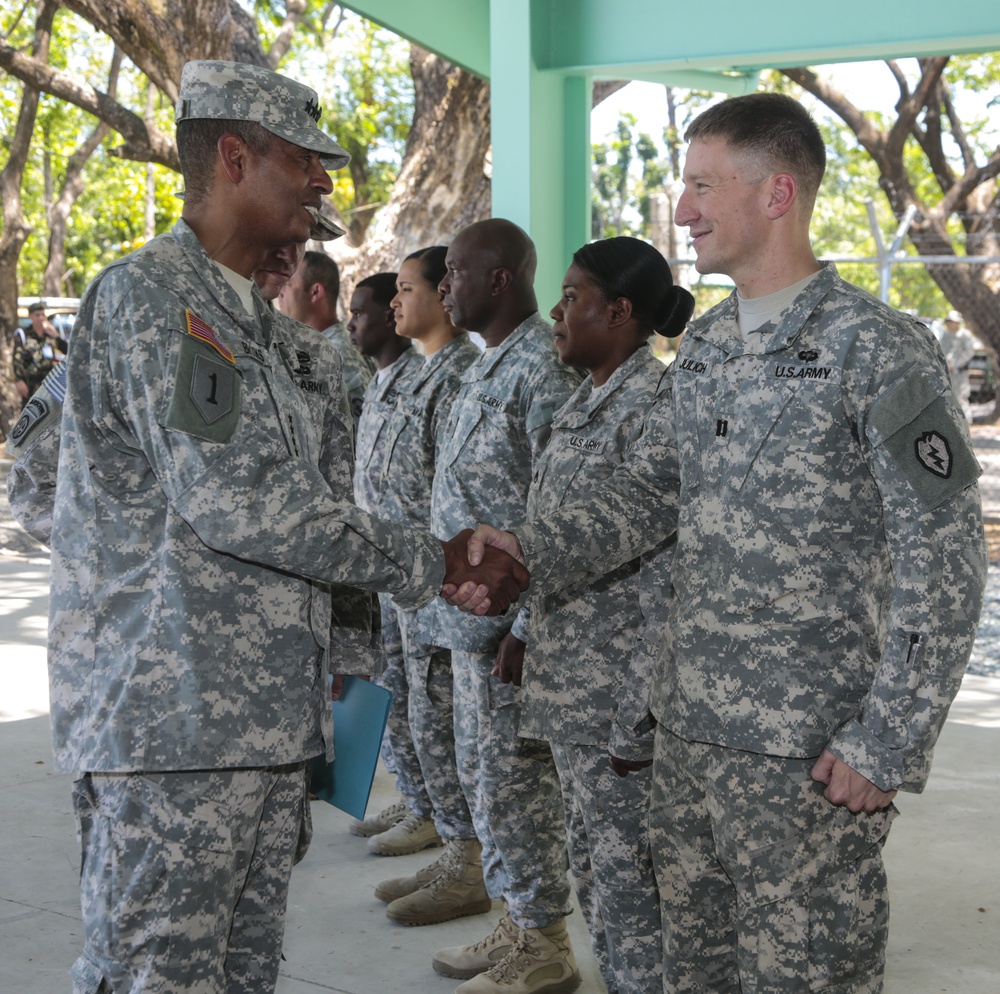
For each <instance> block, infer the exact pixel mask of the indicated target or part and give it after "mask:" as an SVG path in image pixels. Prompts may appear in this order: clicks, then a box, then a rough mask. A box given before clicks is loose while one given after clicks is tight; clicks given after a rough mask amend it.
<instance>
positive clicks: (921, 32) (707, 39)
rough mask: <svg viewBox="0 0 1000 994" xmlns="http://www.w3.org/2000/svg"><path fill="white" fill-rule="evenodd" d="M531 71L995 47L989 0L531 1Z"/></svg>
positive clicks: (994, 16)
mask: <svg viewBox="0 0 1000 994" xmlns="http://www.w3.org/2000/svg"><path fill="white" fill-rule="evenodd" d="M535 3H536V7H537V10H538V14H539V16H538V19H537V22H536V23H537V27H538V30H537V33H536V36H535V49H534V51H535V58H536V62H537V65H538V67H539V68H540V69H543V70H545V69H548V70H556V71H562V72H566V71H585V72H591V73H594V74H600V75H601V76H604V77H613V78H623V79H633V78H635V76H636V73H640V72H645V71H659V72H664V71H669V70H683V69H701V70H705V71H720V70H724V69H759V68H762V67H768V68H780V67H782V66H799V65H818V64H822V63H827V62H850V61H858V60H861V59H885V58H901V57H904V56H914V55H948V54H953V53H956V52H984V51H993V50H995V49H1000V3H997V2H996V0H950V2H949V3H948V4H946V5H945V6H942V5H941V3H940V2H939V0H906V3H890V2H889V0H874V2H873V0H838V2H837V3H836V5H835V6H834V7H830V6H829V5H825V6H824V5H823V4H817V3H803V2H801V0H799V2H794V0H712V2H710V3H700V4H699V3H692V2H690V0H685V2H683V3H681V2H673V3H671V2H667V0H614V2H608V0H535Z"/></svg>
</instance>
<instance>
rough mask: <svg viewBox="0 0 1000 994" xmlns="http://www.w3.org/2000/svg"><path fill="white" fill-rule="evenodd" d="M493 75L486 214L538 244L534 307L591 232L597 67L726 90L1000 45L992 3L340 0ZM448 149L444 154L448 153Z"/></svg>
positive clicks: (550, 292)
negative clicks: (827, 66)
mask: <svg viewBox="0 0 1000 994" xmlns="http://www.w3.org/2000/svg"><path fill="white" fill-rule="evenodd" d="M344 5H345V6H346V7H349V8H351V9H352V10H356V11H357V12H358V13H360V14H363V15H364V16H365V17H368V18H370V19H371V20H373V21H376V22H377V23H379V24H383V25H385V26H386V27H387V28H389V29H391V30H393V31H395V32H397V33H398V34H401V35H403V36H404V37H407V38H410V39H412V40H413V41H415V42H417V43H418V44H420V45H422V46H424V47H425V48H427V49H429V50H430V51H432V52H436V53H437V54H439V55H441V56H442V57H444V58H446V59H448V60H450V61H451V62H454V63H455V64H457V65H460V66H462V67H464V68H466V69H468V70H470V71H471V72H474V73H476V74H477V75H479V76H482V77H484V78H486V79H489V80H490V83H491V105H490V114H491V119H492V143H493V184H492V187H493V214H494V215H495V216H497V217H507V218H510V220H512V221H515V222H516V223H518V224H520V225H521V226H522V227H523V228H524V229H525V230H526V231H528V233H529V234H530V235H531V237H532V238H533V239H534V241H535V244H536V245H537V247H538V275H537V278H536V281H535V284H536V287H537V288H538V291H539V304H540V306H541V308H542V312H543V313H547V311H548V308H549V306H550V305H551V304H552V303H553V302H554V300H555V299H556V297H555V294H556V293H557V292H558V288H559V286H560V284H561V281H562V275H563V273H564V272H565V268H566V265H567V264H568V262H569V257H570V255H571V254H572V252H573V251H574V250H575V249H576V248H577V247H579V246H580V245H582V244H583V243H584V242H586V241H587V240H588V239H589V237H590V157H591V149H590V102H591V85H592V80H593V79H595V78H603V79H641V80H647V81H650V82H655V83H660V84H662V85H664V86H678V87H685V88H691V89H699V90H713V91H716V92H720V93H728V94H731V95H736V94H740V93H746V92H749V91H751V90H753V89H755V88H756V84H757V78H758V72H759V70H760V69H762V68H781V67H783V66H794V65H819V64H824V63H829V62H849V61H858V60H862V59H884V58H903V57H906V56H918V55H935V54H941V55H944V54H952V53H960V52H985V51H994V50H998V49H1000V2H998V0H949V2H948V4H947V5H946V6H945V7H942V6H941V5H940V3H939V0H906V3H905V4H899V3H890V2H889V0H838V2H837V3H836V6H835V8H830V7H829V6H826V7H824V6H822V5H817V4H815V3H804V2H802V0H798V2H796V0H712V2H710V3H701V4H698V3H692V2H691V0H685V2H683V3H681V2H680V0H495V2H492V0H348V2H347V3H345V4H344ZM445 154H446V152H445Z"/></svg>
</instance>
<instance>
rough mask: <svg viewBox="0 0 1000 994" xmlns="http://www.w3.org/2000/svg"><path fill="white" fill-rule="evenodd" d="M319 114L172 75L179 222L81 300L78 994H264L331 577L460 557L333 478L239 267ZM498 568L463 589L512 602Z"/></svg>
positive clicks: (330, 144)
mask: <svg viewBox="0 0 1000 994" xmlns="http://www.w3.org/2000/svg"><path fill="white" fill-rule="evenodd" d="M319 116H320V109H319V107H318V106H317V102H316V94H315V92H314V91H312V90H310V89H309V88H308V87H304V86H301V85H300V84H298V83H295V82H294V81H292V80H289V79H287V78H285V77H282V76H279V75H277V74H275V73H272V72H270V71H268V70H265V69H262V68H260V67H257V66H251V65H245V64H237V63H228V62H193V63H188V64H187V65H186V66H185V67H184V69H183V72H182V78H181V95H180V100H179V103H178V108H177V119H178V149H179V152H180V157H181V164H182V169H183V172H184V179H185V184H186V196H185V207H184V219H183V220H181V221H180V222H178V223H177V225H176V226H175V227H174V229H173V230H172V231H171V232H170V233H169V234H166V235H163V236H160V237H159V238H156V239H154V240H153V241H152V242H149V243H148V244H147V245H145V246H144V247H143V248H142V249H140V250H139V251H137V252H135V253H134V254H132V255H131V256H129V257H127V258H125V259H122V260H120V261H118V262H116V263H114V264H112V265H111V266H109V267H107V268H106V269H105V270H104V271H103V272H102V273H101V274H100V275H99V276H98V277H97V279H96V280H95V281H94V282H93V283H92V284H91V286H90V287H89V288H88V290H87V292H86V294H85V296H84V299H83V301H82V303H81V309H80V315H79V319H78V321H77V325H76V327H75V329H74V340H73V348H72V349H71V350H70V355H69V356H68V358H67V360H66V361H67V367H68V368H67V381H66V395H65V407H64V410H63V417H62V427H61V430H62V438H61V443H60V451H59V474H58V479H57V482H56V496H55V505H54V511H53V523H52V567H51V576H52V580H51V596H50V619H49V679H50V697H51V722H52V729H53V743H54V752H55V761H56V768H57V769H58V770H60V771H63V772H70V771H78V772H80V773H81V774H82V775H81V777H80V779H79V780H77V782H76V784H75V789H74V806H75V810H76V814H77V819H78V825H79V830H80V839H81V847H82V867H81V898H82V902H81V903H82V910H83V922H84V933H85V947H84V952H83V955H82V956H81V957H80V958H79V959H78V960H77V962H76V964H75V965H74V966H73V969H72V971H71V974H72V977H73V982H74V988H75V991H76V992H78V994H95V992H98V991H102V992H104V991H108V990H121V989H124V988H128V989H129V990H132V991H140V990H168V989H169V990H184V991H187V992H194V994H203V992H204V994H209V992H211V994H217V992H221V991H223V990H232V991H235V990H239V991H271V990H273V988H274V985H275V981H276V978H277V972H278V964H279V955H280V946H281V936H282V931H283V926H284V911H285V901H286V895H287V887H288V877H289V872H290V869H291V864H292V859H293V856H294V853H295V849H296V845H297V842H298V840H299V834H300V832H299V829H300V824H301V821H302V808H303V805H304V803H305V765H306V761H307V760H308V759H310V758H311V757H313V756H316V755H319V754H321V753H323V752H324V751H326V749H327V747H328V744H329V743H330V742H331V741H332V734H331V733H332V727H331V720H330V708H329V704H328V690H327V650H328V643H329V631H330V595H329V588H328V586H327V584H328V583H330V582H342V583H346V584H350V585H352V586H358V587H362V588H364V589H366V590H389V591H392V592H395V593H397V594H398V595H399V598H400V600H401V602H402V603H409V604H411V605H413V606H419V605H420V604H422V603H425V602H426V601H427V600H429V599H430V598H431V597H432V596H433V594H434V592H435V590H436V589H440V584H441V582H442V578H443V577H444V578H447V577H448V576H449V575H450V574H451V573H453V572H462V568H461V561H462V556H461V553H460V551H459V550H458V548H457V544H458V543H457V542H452V543H441V542H440V541H439V540H436V539H432V538H431V537H430V536H426V535H423V534H421V533H418V532H414V531H412V530H410V529H406V528H404V527H402V526H399V525H393V526H389V525H388V524H386V523H384V522H380V521H378V520H377V519H373V518H372V517H371V516H370V515H367V514H365V513H364V512H362V511H360V510H358V509H357V508H356V507H354V505H353V504H352V503H350V502H349V501H348V500H347V496H348V495H347V493H346V492H340V493H334V492H333V491H332V490H331V489H330V485H329V482H328V472H329V471H330V470H331V467H332V466H333V465H334V464H340V466H341V467H344V466H348V465H349V462H348V456H349V454H348V452H347V446H346V431H344V430H343V429H344V427H345V426H343V425H341V430H340V431H339V432H336V433H335V434H334V435H333V437H332V441H331V440H329V439H327V438H326V437H325V436H324V435H323V434H322V433H321V432H320V431H318V430H317V428H316V420H315V416H314V407H313V405H312V403H311V402H310V400H309V394H310V393H312V392H313V390H314V388H320V389H321V388H322V385H323V382H324V380H325V379H326V378H327V376H326V373H325V372H324V371H322V370H320V371H319V375H318V376H317V377H316V378H315V379H314V377H313V375H312V373H313V370H312V368H311V359H312V357H313V355H314V353H313V352H312V351H311V350H309V349H303V348H301V347H300V345H299V342H298V341H297V340H295V339H289V338H288V337H287V336H286V334H285V333H284V328H283V326H282V325H281V324H280V323H279V322H277V321H276V320H275V319H274V317H273V315H272V314H271V312H270V310H269V308H268V307H267V306H266V305H265V304H264V303H263V301H262V299H261V297H260V295H259V293H258V292H257V291H256V289H255V288H254V287H253V284H252V281H251V280H250V279H249V276H250V274H251V272H252V271H253V270H254V269H255V268H257V266H258V265H260V263H261V262H262V261H263V259H264V257H265V255H266V253H267V251H268V250H269V249H271V248H274V247H278V246H280V245H283V244H287V243H288V242H290V241H296V242H301V241H304V240H305V239H306V237H308V235H309V234H310V230H311V229H312V227H313V225H314V224H315V223H316V222H315V217H316V215H317V214H318V207H319V204H320V199H321V196H322V194H324V193H326V192H329V190H330V179H329V176H328V175H327V169H329V168H335V167H338V166H342V165H343V164H344V163H345V161H346V154H345V153H344V152H343V150H342V149H341V148H340V147H339V146H338V145H337V144H336V142H334V141H333V140H332V139H330V138H329V137H328V136H327V135H325V134H324V133H323V132H321V131H320V130H319V128H318V127H317V126H316V121H317V120H318V119H319ZM250 121H252V122H254V123H249V122H250ZM303 353H308V355H307V356H306V357H305V358H308V359H309V360H310V362H309V363H307V362H305V361H304V355H303ZM315 355H317V356H318V355H319V353H315ZM338 401H339V398H338ZM335 406H336V405H331V408H330V411H331V415H332V414H333V411H334V407H335ZM325 427H326V428H332V427H333V425H332V424H331V425H329V426H325ZM341 472H343V469H341ZM497 565H498V567H499V569H498V570H495V571H491V573H493V574H494V575H492V576H490V577H485V578H483V582H484V583H485V584H488V585H492V584H499V585H500V587H502V588H505V589H506V590H507V591H508V594H509V595H510V597H515V596H516V588H518V587H520V586H521V584H522V581H523V580H524V577H523V576H522V575H520V574H519V573H517V572H516V571H511V570H509V568H508V567H507V566H506V565H505V564H499V563H498V564H497ZM505 571H506V572H507V573H509V574H510V579H509V580H507V579H506V578H505V576H504V572H505ZM474 582H478V579H476V580H474Z"/></svg>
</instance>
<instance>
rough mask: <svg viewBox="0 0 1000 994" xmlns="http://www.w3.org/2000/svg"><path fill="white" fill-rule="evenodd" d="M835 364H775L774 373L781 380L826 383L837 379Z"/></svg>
mask: <svg viewBox="0 0 1000 994" xmlns="http://www.w3.org/2000/svg"><path fill="white" fill-rule="evenodd" d="M835 373H836V370H835V369H834V367H833V366H800V365H797V364H795V363H790V362H778V363H775V364H774V371H773V375H774V376H775V377H777V378H778V379H781V380H818V381H819V382H821V383H825V382H827V381H829V380H835V379H836V375H835Z"/></svg>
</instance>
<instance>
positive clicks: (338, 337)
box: [321, 321, 375, 435]
mask: <svg viewBox="0 0 1000 994" xmlns="http://www.w3.org/2000/svg"><path fill="white" fill-rule="evenodd" d="M321 334H322V336H323V337H324V338H325V339H326V340H327V341H328V342H329V343H330V344H331V345H332V346H333V347H334V348H335V349H336V350H337V353H338V355H339V356H340V359H341V362H342V363H343V367H344V389H345V390H346V391H347V401H348V403H349V404H350V408H351V414H352V416H353V418H354V433H355V435H357V433H358V420H359V419H360V417H361V409H362V406H363V404H364V398H365V390H366V389H367V388H368V384H369V382H370V381H371V378H372V377H373V376H374V375H375V363H374V362H372V360H371V359H369V358H368V357H367V356H363V355H362V354H361V353H360V352H359V351H358V350H357V349H356V348H355V347H354V345H353V344H352V342H351V336H350V335H348V334H347V329H346V328H345V327H344V325H343V323H342V322H340V321H338V322H337V323H336V324H331V325H330V327H329V328H325V329H324V330H323V331H322V332H321Z"/></svg>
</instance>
